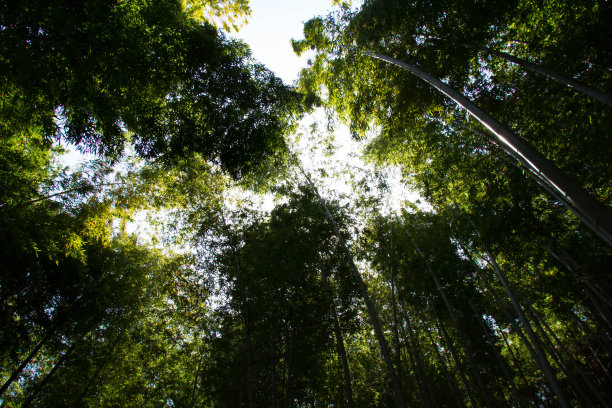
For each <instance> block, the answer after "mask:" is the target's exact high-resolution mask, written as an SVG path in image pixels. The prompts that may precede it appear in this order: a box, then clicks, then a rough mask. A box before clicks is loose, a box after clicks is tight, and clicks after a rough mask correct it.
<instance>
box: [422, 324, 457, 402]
mask: <svg viewBox="0 0 612 408" xmlns="http://www.w3.org/2000/svg"><path fill="white" fill-rule="evenodd" d="M423 326H424V328H425V332H426V333H427V337H428V338H429V341H430V342H431V345H432V347H433V350H434V354H435V355H436V358H437V359H438V362H439V363H440V367H441V368H442V371H443V372H444V376H445V377H446V380H447V381H448V383H449V384H450V386H451V388H452V391H454V392H453V396H454V397H455V403H456V404H457V407H458V408H461V407H464V406H465V403H464V401H463V398H462V396H461V390H460V389H459V385H458V384H457V380H456V379H455V376H452V375H451V374H450V373H449V371H448V368H447V367H446V365H447V363H446V360H445V359H444V357H442V354H440V348H439V346H438V344H437V343H436V342H435V341H434V338H433V336H432V335H431V331H430V330H429V327H427V324H424V325H423Z"/></svg>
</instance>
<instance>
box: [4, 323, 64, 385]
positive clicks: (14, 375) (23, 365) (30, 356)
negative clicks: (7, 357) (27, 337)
mask: <svg viewBox="0 0 612 408" xmlns="http://www.w3.org/2000/svg"><path fill="white" fill-rule="evenodd" d="M55 330H56V328H55V326H54V327H51V328H50V329H49V330H48V331H47V334H45V337H43V338H42V339H41V340H40V341H39V342H38V343H37V344H36V347H34V349H32V351H30V354H28V356H27V357H26V358H25V360H23V361H22V362H21V364H19V367H17V368H16V369H15V371H13V373H12V374H11V376H10V377H9V378H8V379H7V380H6V381H5V382H4V384H2V388H0V396H2V394H4V392H5V391H6V390H7V389H8V388H9V387H10V386H11V384H12V383H13V382H14V381H15V380H16V379H17V377H19V376H20V375H21V372H22V371H23V369H24V368H26V366H27V365H28V364H30V362H31V361H32V359H33V358H34V357H36V356H37V355H38V352H39V351H40V349H41V348H42V347H43V346H44V345H45V344H46V343H47V341H48V340H49V339H50V338H51V336H52V335H53V334H54V333H55Z"/></svg>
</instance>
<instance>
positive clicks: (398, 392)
mask: <svg viewBox="0 0 612 408" xmlns="http://www.w3.org/2000/svg"><path fill="white" fill-rule="evenodd" d="M300 170H301V171H302V174H303V175H304V177H305V178H306V180H307V181H308V184H309V185H310V187H311V188H312V189H313V191H314V193H315V194H316V196H317V199H318V200H319V203H320V204H321V207H322V208H323V211H324V212H325V215H326V216H327V220H328V221H329V223H330V225H331V227H332V229H333V230H334V234H335V235H336V238H338V241H339V242H340V246H341V247H342V250H343V251H344V253H345V255H346V258H347V261H348V263H349V267H350V268H351V271H352V272H353V277H354V278H355V281H356V282H357V285H358V286H359V291H360V292H361V296H362V297H363V300H364V302H365V304H366V308H367V309H368V314H369V315H370V321H371V323H372V326H373V327H374V333H375V335H376V339H377V340H378V345H379V347H380V352H381V354H382V357H383V360H384V362H385V367H386V369H387V375H388V376H389V378H390V380H391V386H392V387H393V392H394V394H395V402H396V405H397V406H398V407H399V408H406V403H405V402H404V396H403V393H402V389H401V387H400V383H399V379H398V377H397V374H396V373H395V369H394V368H393V362H392V360H391V353H390V352H389V345H388V344H387V340H386V339H385V336H384V334H383V331H382V327H381V325H380V321H379V319H378V312H377V311H376V309H375V307H374V303H373V302H372V300H371V299H370V295H369V294H368V289H367V287H366V284H365V282H364V281H363V278H362V277H361V274H360V273H359V270H358V269H357V266H356V265H355V262H354V261H353V256H352V254H351V252H350V251H349V249H348V245H347V244H346V241H345V240H344V237H343V236H342V234H341V233H340V230H339V229H338V226H337V225H336V222H335V221H334V218H333V217H332V215H331V213H330V212H329V209H328V208H327V204H326V203H325V200H324V199H323V197H321V195H320V194H319V191H318V190H317V188H316V187H315V185H314V183H313V182H312V180H310V177H308V175H307V174H306V172H305V171H304V169H302V168H301V167H300Z"/></svg>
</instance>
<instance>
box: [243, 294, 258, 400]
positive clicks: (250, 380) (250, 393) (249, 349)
mask: <svg viewBox="0 0 612 408" xmlns="http://www.w3.org/2000/svg"><path fill="white" fill-rule="evenodd" d="M245 302H246V300H245ZM248 307H249V306H248V303H246V304H245V305H244V308H243V313H242V317H243V319H244V334H245V339H246V347H245V348H246V358H247V403H248V407H249V408H254V407H255V389H254V384H255V380H254V374H253V340H252V338H251V322H250V320H249V309H248Z"/></svg>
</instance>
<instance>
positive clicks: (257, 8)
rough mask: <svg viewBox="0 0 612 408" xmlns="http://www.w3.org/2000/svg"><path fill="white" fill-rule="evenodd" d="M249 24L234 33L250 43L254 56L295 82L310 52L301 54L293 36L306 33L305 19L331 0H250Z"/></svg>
mask: <svg viewBox="0 0 612 408" xmlns="http://www.w3.org/2000/svg"><path fill="white" fill-rule="evenodd" d="M249 3H250V6H251V10H252V13H251V16H250V17H249V21H248V24H247V25H246V26H244V27H242V28H241V29H240V31H239V32H238V33H232V34H231V35H232V36H233V37H237V38H241V39H243V40H244V41H245V42H246V43H247V44H249V45H250V46H251V50H252V51H253V56H254V57H255V59H257V60H258V61H259V62H261V63H263V64H264V65H265V66H266V67H268V69H270V70H271V71H273V72H274V73H275V74H276V75H277V76H278V77H280V78H282V79H283V81H285V83H287V84H292V83H293V81H295V80H296V79H297V77H298V74H299V71H300V69H301V68H302V67H305V66H306V62H307V60H308V56H307V55H306V56H302V57H298V56H296V55H295V53H294V52H293V49H292V48H291V43H290V41H291V39H292V38H294V39H301V38H302V37H303V31H302V30H303V25H304V24H303V23H305V22H306V21H308V20H310V19H311V18H312V17H315V16H317V15H325V14H327V11H328V10H331V9H332V0H250V2H249Z"/></svg>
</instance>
